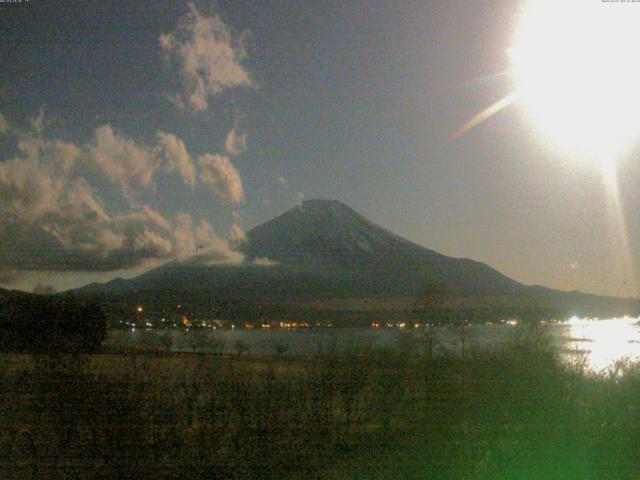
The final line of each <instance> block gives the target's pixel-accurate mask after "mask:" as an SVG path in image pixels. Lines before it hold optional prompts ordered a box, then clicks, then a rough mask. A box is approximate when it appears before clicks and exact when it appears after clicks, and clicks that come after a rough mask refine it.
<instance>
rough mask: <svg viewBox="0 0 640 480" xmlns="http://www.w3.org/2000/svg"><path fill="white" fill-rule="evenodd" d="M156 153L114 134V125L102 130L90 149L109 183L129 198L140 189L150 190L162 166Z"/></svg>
mask: <svg viewBox="0 0 640 480" xmlns="http://www.w3.org/2000/svg"><path fill="white" fill-rule="evenodd" d="M156 153H157V152H156V150H155V149H154V148H152V147H147V146H144V145H139V144H138V143H136V142H135V141H133V140H131V139H129V138H126V137H124V136H122V135H118V134H116V133H114V131H113V129H112V128H111V126H110V125H103V126H101V127H98V128H97V129H96V131H95V134H94V140H93V143H92V144H91V145H90V146H89V159H90V161H91V162H92V163H93V164H94V165H95V166H96V167H97V169H98V170H99V171H100V172H102V173H103V174H105V175H106V176H107V178H109V180H111V181H112V182H114V183H118V184H120V185H121V186H122V189H123V192H124V193H125V194H126V195H129V194H130V193H131V192H132V191H134V190H135V189H136V187H145V188H150V187H152V184H153V177H154V175H155V173H156V171H157V169H158V167H159V161H158V159H157V155H156Z"/></svg>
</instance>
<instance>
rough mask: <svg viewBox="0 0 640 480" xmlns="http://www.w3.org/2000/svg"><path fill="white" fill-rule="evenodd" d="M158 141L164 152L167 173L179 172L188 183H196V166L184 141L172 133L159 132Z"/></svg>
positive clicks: (190, 184) (193, 184) (191, 184)
mask: <svg viewBox="0 0 640 480" xmlns="http://www.w3.org/2000/svg"><path fill="white" fill-rule="evenodd" d="M157 136H158V142H159V144H160V147H161V148H162V150H163V152H164V156H165V158H166V160H167V161H166V163H165V167H164V170H165V171H166V172H167V173H173V172H174V171H176V172H178V173H179V174H180V176H181V177H182V180H183V181H184V183H185V184H186V185H189V186H191V187H193V186H195V184H196V168H195V165H194V164H193V161H192V160H191V157H190V156H189V153H188V152H187V148H186V147H185V145H184V142H183V141H182V140H180V139H179V138H178V137H176V136H175V135H173V134H171V133H165V132H158V135H157Z"/></svg>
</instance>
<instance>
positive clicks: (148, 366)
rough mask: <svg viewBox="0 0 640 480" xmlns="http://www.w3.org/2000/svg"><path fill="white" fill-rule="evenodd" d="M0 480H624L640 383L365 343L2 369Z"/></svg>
mask: <svg viewBox="0 0 640 480" xmlns="http://www.w3.org/2000/svg"><path fill="white" fill-rule="evenodd" d="M0 362H1V363H2V365H1V366H0V382H1V383H0V388H1V389H2V390H1V391H2V394H1V401H0V421H1V425H2V430H1V432H0V455H1V456H2V459H1V461H0V477H1V478H221V479H222V478H237V479H251V478H256V479H257V478H260V479H262V478H264V479H270V478H274V479H276V478H277V479H281V478H327V479H334V478H335V479H341V478H344V479H354V478H355V479H358V478H362V479H365V478H366V479H372V478H385V479H395V478H399V479H412V478H415V479H418V478H420V479H425V478H428V479H467V478H473V479H504V478H509V479H528V478H531V479H547V478H558V479H600V478H602V479H605V478H606V479H627V478H637V476H638V475H639V474H640V441H639V440H640V369H638V368H636V367H635V366H633V365H626V364H619V365H618V366H617V367H616V368H613V369H612V370H610V371H609V372H607V373H605V374H602V375H597V376H596V375H585V374H584V373H583V370H582V367H581V365H579V364H577V365H575V366H567V365H562V364H561V363H560V362H559V361H558V359H557V358H556V355H555V353H554V352H553V351H552V350H551V348H550V347H549V345H548V342H547V339H546V337H545V335H544V334H543V332H541V331H540V330H539V329H533V330H526V331H524V330H523V331H522V332H521V334H520V335H517V336H516V337H515V338H514V339H513V341H512V342H511V343H510V344H509V345H508V346H507V347H504V348H501V350H499V351H493V352H484V353H473V352H467V353H466V355H465V357H464V358H460V357H456V358H454V357H447V358H432V357H431V355H430V354H429V345H428V342H425V339H424V338H423V339H420V338H418V337H415V336H411V335H405V336H402V337H400V339H399V341H398V344H397V345H396V346H395V348H393V349H387V350H379V349H374V348H372V347H371V346H369V345H367V344H363V343H361V342H358V341H354V342H352V345H350V346H349V347H345V348H343V349H341V350H338V349H337V348H328V349H325V351H321V352H319V353H318V354H317V355H315V356H313V357H305V358H287V357H286V356H285V355H282V354H279V355H274V357H269V358H267V357H260V358H258V357H251V356H248V355H246V354H242V355H240V354H239V355H235V356H220V355H205V354H168V353H167V354H162V353H157V354H151V353H145V354H140V353H135V352H132V353H129V354H117V355H116V354H94V355H83V356H80V355H76V356H69V355H19V354H10V355H3V356H0Z"/></svg>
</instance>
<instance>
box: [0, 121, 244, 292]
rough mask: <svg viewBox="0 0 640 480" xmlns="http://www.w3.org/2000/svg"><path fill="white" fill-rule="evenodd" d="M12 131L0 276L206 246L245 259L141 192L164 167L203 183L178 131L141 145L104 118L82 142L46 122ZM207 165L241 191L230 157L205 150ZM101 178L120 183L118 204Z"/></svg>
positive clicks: (140, 260)
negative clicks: (50, 134) (108, 198)
mask: <svg viewBox="0 0 640 480" xmlns="http://www.w3.org/2000/svg"><path fill="white" fill-rule="evenodd" d="M39 117H41V115H39ZM37 123H38V124H42V123H43V121H42V120H38V122H37ZM10 132H11V134H13V135H15V137H16V139H17V147H18V153H17V156H16V157H15V158H13V159H10V160H7V161H4V162H0V283H2V284H7V283H9V282H15V281H16V279H18V278H20V277H21V276H22V273H23V272H44V271H49V272H68V271H84V272H107V271H115V270H121V269H130V268H133V267H139V266H140V265H144V264H151V263H154V262H155V264H156V265H157V262H159V261H166V260H169V259H171V258H175V257H179V258H184V257H189V256H194V255H196V256H199V257H202V256H203V255H204V254H205V253H206V258H207V260H206V261H207V262H216V263H220V262H225V261H229V262H238V261H240V260H241V258H242V255H241V254H239V253H238V252H233V251H231V250H230V249H229V246H228V244H227V241H226V240H224V239H222V238H220V237H218V236H217V235H215V233H214V231H213V228H212V227H211V225H209V224H208V223H207V222H206V221H204V220H200V221H199V222H195V221H194V220H193V218H192V217H191V215H190V214H188V213H178V214H175V215H173V218H167V217H166V216H165V215H163V214H162V213H161V212H159V211H157V210H155V209H154V208H153V207H152V206H151V205H146V204H141V203H139V201H138V200H137V199H138V198H142V195H140V193H141V192H140V191H141V190H151V191H153V189H154V177H155V175H157V174H159V173H162V172H164V173H166V174H172V173H176V174H178V175H179V176H180V177H181V178H182V179H183V181H184V183H185V184H186V185H190V186H194V185H195V184H196V183H197V179H198V176H197V172H196V166H195V165H194V163H193V161H192V159H191V157H190V156H189V154H188V151H187V149H186V147H185V145H184V143H183V142H182V141H181V140H180V139H179V138H177V137H176V136H175V135H172V134H168V133H164V132H159V133H158V135H157V139H158V143H157V144H156V145H142V144H139V143H137V142H135V141H134V140H132V139H130V138H127V137H125V136H123V135H120V134H117V133H114V131H113V129H112V128H111V127H110V126H109V125H104V126H102V127H99V128H98V129H96V131H95V134H94V137H93V139H91V141H90V142H88V143H86V144H79V145H76V144H73V143H68V142H63V141H60V140H57V139H50V138H47V137H45V136H44V135H43V131H42V128H40V127H38V128H29V129H27V130H21V129H18V128H15V127H13V126H12V128H11V129H10ZM201 164H202V165H203V166H204V168H203V172H202V178H203V179H204V181H205V183H206V185H207V186H209V187H210V188H212V189H213V190H214V191H215V192H216V193H217V194H218V195H220V196H221V197H222V198H225V199H228V200H230V201H234V202H235V201H239V200H240V199H241V198H242V182H241V180H240V176H239V174H238V172H237V170H236V169H235V168H234V167H233V165H232V164H231V163H230V162H229V161H228V159H227V158H226V157H223V156H219V155H218V156H212V155H208V154H207V155H204V156H202V157H201ZM87 165H88V166H91V167H93V170H92V171H91V175H90V176H87V169H86V166H87ZM104 178H106V179H108V180H110V181H111V182H113V183H114V184H116V185H119V186H121V187H122V188H121V192H120V193H121V195H122V198H120V199H118V202H117V204H118V205H120V207H119V209H118V210H117V211H111V210H110V209H109V208H107V207H106V206H105V202H104V201H103V199H102V198H101V188H98V185H99V184H101V183H104V182H103V180H101V179H104ZM91 182H94V183H93V184H92V183H91ZM144 198H147V197H144ZM112 205H113V203H112ZM203 258H204V257H203Z"/></svg>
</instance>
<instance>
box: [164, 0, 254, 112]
mask: <svg viewBox="0 0 640 480" xmlns="http://www.w3.org/2000/svg"><path fill="white" fill-rule="evenodd" d="M159 41H160V46H161V47H162V50H163V51H164V53H165V55H166V56H167V58H169V59H170V60H171V61H173V62H174V63H175V64H176V65H177V66H178V68H179V72H180V77H181V82H182V89H183V91H181V92H179V93H178V94H176V95H175V99H174V100H175V103H176V105H177V106H178V107H180V108H189V109H191V110H194V111H203V110H206V109H207V108H208V107H209V100H210V98H211V97H213V96H215V95H218V94H220V93H221V92H223V91H224V90H226V89H230V88H234V87H240V86H250V85H252V81H251V78H250V76H249V74H248V72H247V70H246V69H245V68H244V67H243V66H242V65H241V62H242V60H243V59H244V58H245V56H246V53H245V50H244V47H243V45H242V40H241V38H239V37H238V36H237V35H235V34H234V33H233V32H232V31H231V30H230V29H229V28H228V27H227V26H226V25H225V24H224V22H223V21H222V19H221V18H220V17H219V16H218V15H214V16H205V15H203V14H201V13H200V12H199V11H198V9H197V8H196V7H195V6H194V5H193V4H192V3H190V4H189V11H188V12H187V14H186V15H184V16H183V17H182V18H181V19H180V20H179V21H178V24H177V25H176V28H175V30H173V31H172V32H170V33H167V34H163V35H161V36H160V38H159Z"/></svg>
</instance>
